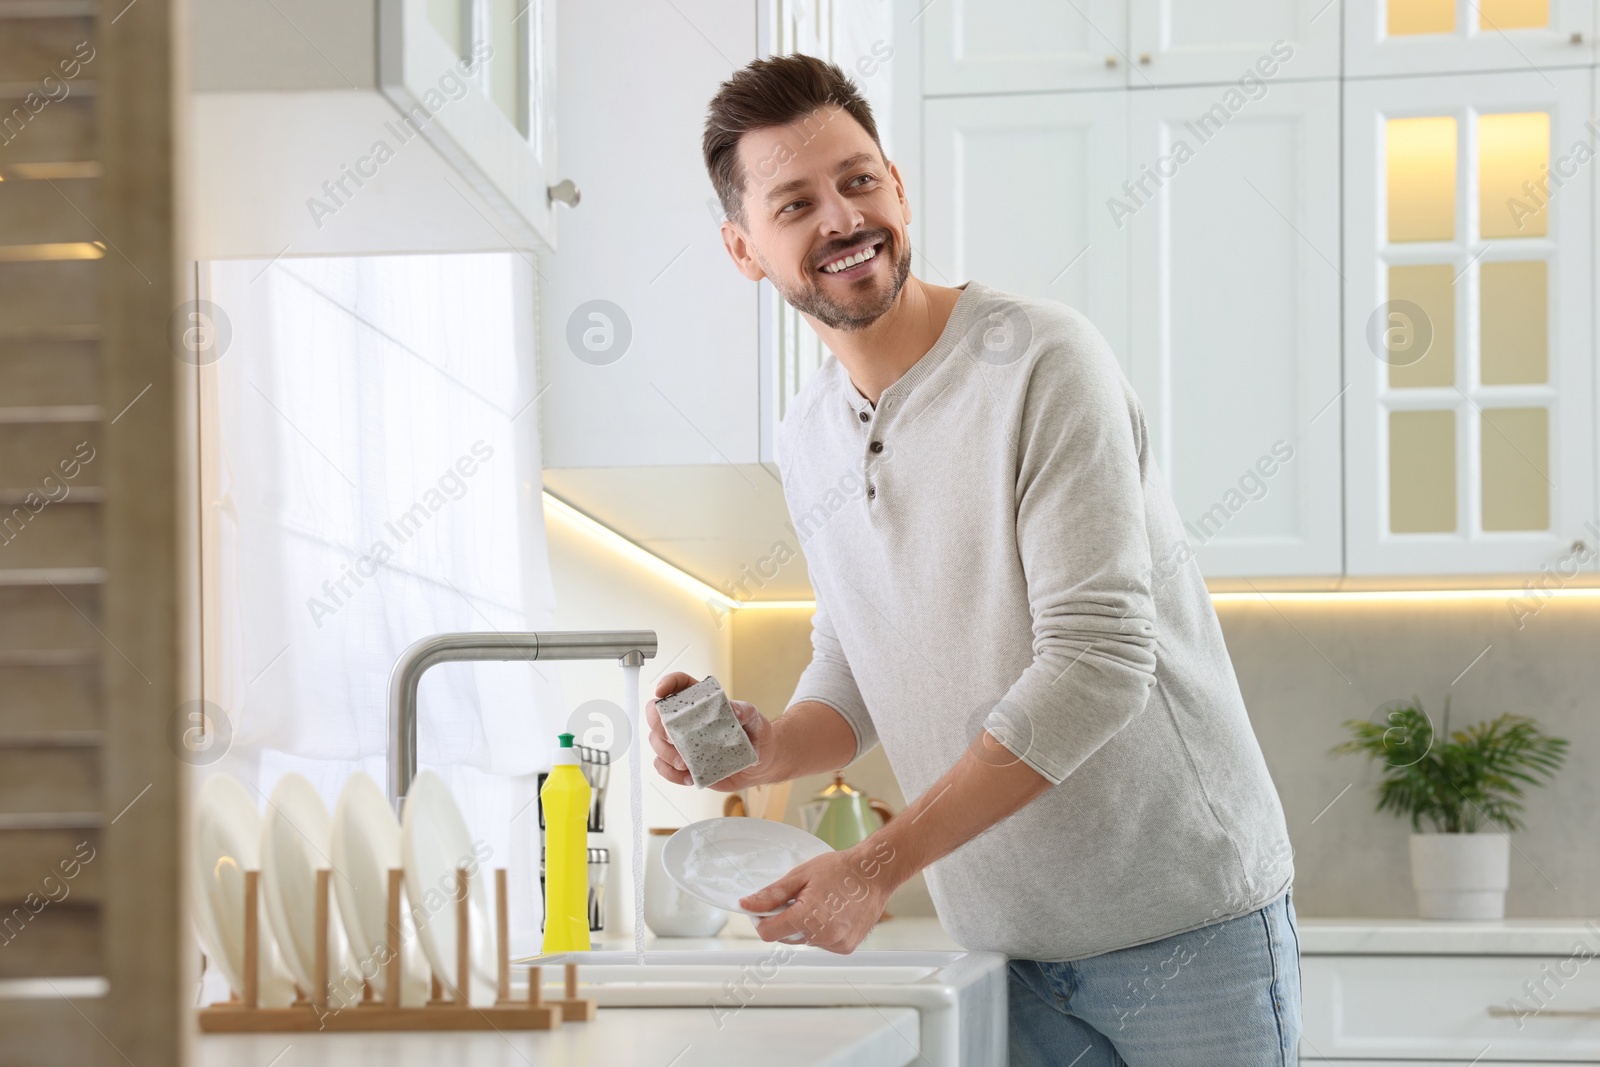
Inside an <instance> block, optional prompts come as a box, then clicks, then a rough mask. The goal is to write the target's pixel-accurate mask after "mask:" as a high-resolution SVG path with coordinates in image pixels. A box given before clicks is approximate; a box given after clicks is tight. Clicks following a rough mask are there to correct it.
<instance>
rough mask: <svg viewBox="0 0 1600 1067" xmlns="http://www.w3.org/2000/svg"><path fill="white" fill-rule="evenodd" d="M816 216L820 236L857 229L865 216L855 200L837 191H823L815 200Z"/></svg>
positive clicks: (845, 233)
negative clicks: (820, 229)
mask: <svg viewBox="0 0 1600 1067" xmlns="http://www.w3.org/2000/svg"><path fill="white" fill-rule="evenodd" d="M817 209H818V210H817V218H818V222H819V225H820V226H821V228H822V236H824V237H835V236H839V235H843V236H846V237H848V236H849V235H850V234H853V233H856V232H857V231H859V230H860V229H861V228H862V226H863V224H864V223H865V222H866V216H865V215H863V214H862V213H861V209H860V207H858V206H857V205H856V202H855V201H854V200H852V199H850V198H849V197H847V196H843V195H841V194H840V193H838V192H837V191H835V192H830V193H824V194H823V195H822V197H821V199H819V200H818V201H817Z"/></svg>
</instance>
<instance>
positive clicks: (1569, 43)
mask: <svg viewBox="0 0 1600 1067" xmlns="http://www.w3.org/2000/svg"><path fill="white" fill-rule="evenodd" d="M1337 6H1339V7H1341V8H1343V9H1344V26H1345V44H1344V64H1345V65H1344V70H1345V74H1347V75H1349V76H1351V77H1372V76H1382V75H1389V74H1444V73H1455V72H1459V73H1466V72H1471V71H1489V70H1527V69H1528V68H1530V67H1532V68H1534V69H1536V70H1545V69H1550V68H1553V67H1581V66H1586V65H1588V64H1590V63H1592V62H1594V58H1595V53H1594V6H1593V3H1592V0H1344V2H1343V3H1342V4H1339V5H1337ZM1329 17H1330V18H1332V17H1335V16H1332V15H1330V16H1329Z"/></svg>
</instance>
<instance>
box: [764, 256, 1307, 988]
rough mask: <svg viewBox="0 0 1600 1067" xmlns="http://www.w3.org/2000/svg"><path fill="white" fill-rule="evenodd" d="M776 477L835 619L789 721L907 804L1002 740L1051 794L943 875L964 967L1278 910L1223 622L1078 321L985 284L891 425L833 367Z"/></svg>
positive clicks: (1272, 834)
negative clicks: (865, 761)
mask: <svg viewBox="0 0 1600 1067" xmlns="http://www.w3.org/2000/svg"><path fill="white" fill-rule="evenodd" d="M877 445H881V448H878V449H877V450H876V451H875V450H874V449H875V447H876V446H877ZM778 452H779V465H780V468H781V470H782V474H783V485H784V493H785V496H786V498H787V501H788V505H789V512H790V515H791V517H792V519H793V522H794V528H795V531H796V534H797V536H798V537H799V538H800V543H801V546H802V548H803V549H804V552H805V556H806V562H807V564H808V566H809V568H810V572H811V580H812V584H813V586H814V588H815V590H816V600H817V608H816V613H815V615H814V616H813V619H812V644H813V656H812V661H811V664H810V666H809V667H807V668H806V670H805V672H804V673H803V675H802V676H801V679H800V684H799V685H798V686H797V687H796V689H795V693H794V697H793V700H792V701H791V704H792V703H794V702H797V701H800V700H819V701H822V702H824V703H826V704H828V705H830V706H831V707H833V708H835V709H837V710H838V711H839V713H840V714H841V715H842V716H844V718H845V719H846V720H847V721H848V722H849V723H850V725H851V727H852V728H854V730H855V732H856V736H857V740H858V748H857V755H860V753H862V752H865V751H866V750H867V749H868V748H870V747H871V746H872V745H873V744H876V743H880V742H881V743H882V745H883V748H884V752H885V754H886V755H887V756H888V758H889V762H890V764H891V765H892V766H893V768H894V772H895V775H896V776H897V777H898V778H899V780H900V784H901V786H902V787H903V788H904V790H905V793H906V795H907V796H908V797H915V796H918V795H921V794H922V793H924V792H926V791H927V790H928V788H929V787H930V786H931V785H932V784H933V783H934V781H935V780H937V779H938V778H939V777H940V776H941V775H942V774H944V773H945V772H946V771H947V770H949V769H950V767H951V766H952V765H953V764H954V763H955V762H956V760H957V759H958V758H959V757H960V756H961V754H962V752H963V751H964V750H965V749H966V748H967V746H968V744H969V743H970V742H971V741H972V739H973V738H974V737H975V736H976V735H977V733H978V731H979V730H980V729H982V728H984V727H987V728H988V729H989V731H990V732H991V733H992V734H994V736H995V737H996V738H997V739H998V740H1000V741H1001V743H1002V744H1004V745H1005V747H1006V749H1007V750H1009V752H1011V753H1013V754H1014V756H1015V758H1018V759H1021V760H1023V761H1024V762H1026V763H1027V764H1028V765H1029V766H1030V767H1032V768H1033V769H1035V770H1036V771H1038V772H1039V773H1040V774H1042V775H1044V776H1045V777H1046V778H1048V779H1049V780H1050V781H1051V782H1052V783H1053V784H1054V788H1052V789H1051V790H1049V791H1048V792H1046V793H1045V794H1043V795H1042V796H1041V797H1040V798H1039V799H1037V800H1035V801H1034V802H1033V803H1031V804H1029V805H1028V806H1027V807H1025V808H1023V809H1022V810H1021V811H1019V812H1017V813H1016V814H1014V815H1012V816H1011V817H1009V818H1007V819H1005V820H1004V821H1002V822H1000V823H999V824H997V825H995V826H994V827H992V828H990V829H989V830H987V831H986V832H984V833H982V834H980V835H979V836H978V837H976V838H974V839H973V840H972V841H969V842H968V843H967V844H965V845H963V846H962V847H961V848H959V849H957V850H956V851H955V852H953V853H952V854H951V855H949V856H947V857H945V858H944V859H942V860H940V861H938V862H937V863H935V864H933V865H932V866H931V867H930V868H929V869H928V871H927V880H928V887H929V890H930V892H931V893H932V896H933V901H934V904H935V906H936V907H937V909H938V912H939V917H940V919H941V920H942V921H943V923H944V925H945V927H946V928H947V929H948V930H949V931H950V933H951V935H952V936H953V937H954V938H955V939H956V940H957V941H958V942H959V943H960V944H962V945H964V946H965V947H967V948H969V949H989V950H994V951H999V952H1003V953H1006V954H1007V955H1008V956H1011V957H1015V958H1025V959H1039V960H1069V959H1076V958H1081V957H1084V956H1092V955H1096V954H1098V953H1102V952H1107V951H1110V950H1112V949H1118V948H1124V947H1127V946H1130V945H1136V944H1140V943H1142V942H1146V941H1152V940H1156V939H1159V938H1163V937H1167V936H1169V935H1171V934H1175V933H1179V932H1181V931H1183V930H1188V929H1192V928H1194V927H1197V926H1203V925H1205V924H1207V923H1210V922H1214V921H1217V920H1220V919H1224V918H1231V917H1233V916H1236V915H1241V914H1244V913H1246V912H1249V911H1253V910H1255V909H1256V908H1259V907H1261V906H1263V905H1265V904H1267V903H1269V902H1270V901H1272V900H1274V899H1276V898H1277V897H1278V896H1280V895H1282V894H1283V892H1284V891H1285V889H1287V888H1288V886H1289V884H1290V881H1291V879H1292V876H1293V865H1292V860H1291V858H1290V849H1289V840H1288V833H1287V830H1286V829H1285V826H1284V820H1283V810H1282V808H1281V807H1280V805H1279V803H1278V796H1277V793H1276V791H1275V790H1274V788H1273V784H1272V780H1271V778H1270V777H1269V776H1268V773H1267V768H1266V764H1265V762H1264V761H1263V759H1262V756H1261V750H1260V748H1259V747H1258V745H1257V744H1256V739H1255V735H1254V733H1253V732H1252V730H1251V728H1250V721H1249V719H1248V717H1247V716H1246V714H1245V708H1244V702H1243V700H1242V698H1241V697H1240V694H1239V687H1238V683H1237V681H1236V680H1235V678H1234V673H1233V665H1232V663H1231V662H1230V661H1229V659H1228V652H1227V648H1226V647H1225V645H1224V644H1223V639H1222V632H1221V629H1220V628H1219V627H1218V625H1217V618H1216V613H1215V612H1214V610H1213V609H1212V606H1211V600H1210V597H1209V596H1208V594H1207V592H1206V587H1205V583H1204V581H1203V580H1202V578H1201V575H1200V572H1199V568H1198V566H1197V565H1196V564H1195V563H1194V562H1193V559H1192V553H1191V552H1190V551H1189V549H1188V543H1187V541H1186V540H1185V536H1184V532H1183V527H1182V523H1181V521H1180V520H1179V518H1178V515H1177V512H1176V509H1175V508H1174V507H1173V503H1172V499H1171V496H1170V494H1169V493H1168V491H1167V489H1166V487H1165V485H1164V484H1163V482H1162V480H1161V476H1160V473H1159V472H1158V471H1157V469H1156V465H1155V461H1154V459H1153V458H1152V456H1151V449H1150V444H1149V441H1148V438H1147V434H1146V430H1145V420H1144V413H1143V411H1142V410H1141V408H1140V405H1139V401H1138V398H1137V397H1136V396H1135V395H1134V393H1133V389H1132V387H1131V386H1130V385H1129V384H1128V381H1127V379H1126V378H1125V377H1124V376H1123V374H1122V371H1121V369H1120V368H1119V367H1118V365H1117V362H1116V359H1115V357H1114V356H1113V355H1112V353H1111V351H1110V349H1109V347H1108V346H1107V345H1106V342H1105V339H1104V338H1103V337H1101V335H1100V333H1099V332H1098V331H1097V330H1095V328H1094V327H1093V326H1092V325H1091V324H1090V323H1089V322H1088V320H1087V319H1085V318H1084V317H1083V316H1082V315H1081V314H1079V313H1078V312H1077V311H1074V310H1073V309H1072V308H1069V307H1066V306H1065V305H1062V304H1058V303H1054V302H1051V301H1042V300H1032V299H1029V298H1022V297H1015V296H1012V295H1009V294H1006V293H1002V292H999V291H996V290H994V289H990V288H989V287H987V286H984V285H982V284H980V283H978V282H969V283H968V284H967V285H966V286H964V287H963V291H962V294H961V296H960V298H959V299H958V300H957V301H956V305H955V310H954V311H953V312H952V314H951V316H950V321H949V322H948V323H947V324H946V326H945V329H944V332H943V333H942V334H941V335H940V337H939V339H938V341H937V342H936V343H935V344H934V346H933V347H932V348H931V349H929V350H928V352H927V354H926V355H924V356H923V357H922V358H921V359H920V360H919V361H918V362H917V363H916V364H915V365H913V366H912V367H911V369H910V370H908V371H907V372H906V373H905V375H904V376H903V377H901V378H900V380H899V381H897V382H895V383H894V384H893V385H891V386H890V387H889V388H888V389H887V390H885V391H884V394H883V396H882V397H881V398H880V399H879V402H878V404H877V406H876V408H874V406H873V405H872V404H870V403H869V402H868V401H867V400H866V399H865V398H864V397H863V396H862V395H861V393H860V392H859V391H858V390H857V389H856V388H855V386H854V385H853V384H852V383H851V381H850V378H849V375H848V374H847V373H846V372H845V370H844V368H843V367H842V366H840V364H839V363H838V362H837V361H836V360H834V359H831V358H830V359H828V360H827V361H826V363H825V364H824V365H823V366H822V367H821V368H820V369H819V370H818V371H817V372H816V374H814V375H813V377H812V379H811V381H809V382H808V383H807V384H806V386H805V388H804V389H802V390H801V392H800V394H799V396H798V397H796V398H795V400H794V402H793V404H792V405H791V407H790V410H789V412H788V413H787V414H786V416H785V418H784V421H783V424H782V427H781V429H780V432H779V443H778ZM1003 758H1006V759H1010V758H1012V757H1009V756H1006V757H1003ZM937 810H938V809H937V806H935V808H934V809H933V811H934V813H935V814H936V813H937Z"/></svg>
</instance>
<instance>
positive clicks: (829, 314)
mask: <svg viewBox="0 0 1600 1067" xmlns="http://www.w3.org/2000/svg"><path fill="white" fill-rule="evenodd" d="M883 243H884V248H885V250H887V249H890V248H894V247H895V245H894V243H893V238H892V237H891V236H890V235H889V234H888V233H887V232H885V233H884V235H883ZM878 254H879V255H883V253H882V252H880V253H878ZM757 260H758V261H759V262H760V263H761V268H762V269H763V270H764V271H766V274H767V278H768V280H770V281H771V282H772V284H773V287H774V288H776V289H777V290H778V293H779V295H781V296H782V297H783V298H784V300H786V301H788V303H789V306H790V307H792V308H794V309H795V310H796V311H799V312H803V313H804V314H807V315H810V316H811V317H812V318H814V319H816V320H817V321H818V322H821V323H822V324H823V325H825V326H827V327H828V328H830V329H834V330H843V331H846V332H851V331H855V330H864V329H866V328H867V327H868V326H871V325H872V324H873V323H874V322H877V321H878V319H880V318H882V317H883V315H884V314H885V313H886V312H887V311H888V310H889V309H890V308H892V307H894V302H895V300H896V299H898V298H899V296H900V290H901V289H902V288H904V287H905V284H906V279H907V278H909V277H910V276H911V248H910V246H909V245H907V246H906V247H904V248H902V249H900V254H899V257H898V258H897V259H896V260H895V261H894V263H893V264H892V265H891V269H890V274H889V281H888V284H887V285H886V286H884V285H880V284H879V283H877V281H876V280H874V281H873V284H872V287H871V288H863V287H859V286H855V285H852V286H851V287H850V293H849V295H848V296H846V297H844V298H840V297H836V296H834V295H832V294H830V293H827V292H825V291H824V290H823V288H822V284H821V282H820V281H818V280H817V279H816V278H815V276H814V275H812V274H807V276H806V278H805V281H804V282H803V283H802V284H801V285H799V286H793V287H791V286H788V285H785V284H783V283H781V282H779V280H778V275H777V274H775V273H774V272H773V271H772V268H770V267H769V266H767V263H766V261H765V260H763V259H761V258H760V257H759V256H758V257H757Z"/></svg>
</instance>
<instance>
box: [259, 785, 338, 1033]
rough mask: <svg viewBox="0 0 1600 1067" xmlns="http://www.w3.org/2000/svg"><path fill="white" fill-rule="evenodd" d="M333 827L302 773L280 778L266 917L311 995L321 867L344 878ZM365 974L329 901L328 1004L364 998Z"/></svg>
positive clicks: (265, 828) (267, 862) (266, 858)
mask: <svg viewBox="0 0 1600 1067" xmlns="http://www.w3.org/2000/svg"><path fill="white" fill-rule="evenodd" d="M330 830H331V826H330V823H329V820H328V807H327V805H326V804H324V803H323V802H322V797H321V795H320V794H318V793H317V787H316V786H314V785H312V784H311V782H310V781H309V780H308V779H306V778H305V777H303V776H302V775H298V774H286V775H284V776H283V777H282V778H281V779H279V780H278V784H277V786H276V788H274V789H273V790H272V796H271V797H270V798H269V799H268V800H267V813H266V818H265V819H264V820H263V822H262V830H261V891H262V893H263V894H264V895H265V897H266V901H267V921H268V922H269V923H271V925H272V930H273V933H275V934H277V935H278V944H279V945H280V946H282V948H283V956H284V962H285V963H287V964H288V965H289V973H291V974H293V975H294V978H295V981H296V982H298V983H299V985H300V988H301V989H302V990H304V991H305V993H306V996H308V997H309V996H311V994H312V990H313V989H315V988H316V978H315V974H316V945H317V920H316V915H317V913H316V905H317V871H318V870H328V871H330V872H331V874H330V881H336V880H338V879H340V878H342V877H343V876H344V875H343V872H341V871H338V870H336V869H334V867H333V861H332V860H331V859H329V857H328V837H329V833H330ZM361 977H362V976H361V972H360V971H359V970H357V969H356V966H355V960H354V959H353V958H352V957H351V955H350V950H349V947H348V946H347V944H346V943H345V937H344V924H343V923H341V922H340V921H339V912H338V910H337V909H336V908H335V907H334V906H333V900H332V899H331V898H330V899H329V901H328V979H329V981H328V985H329V991H328V1003H329V1004H330V1005H333V1006H336V1007H343V1008H348V1007H352V1006H353V1005H355V1004H357V1003H359V1002H360V1000H361Z"/></svg>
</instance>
